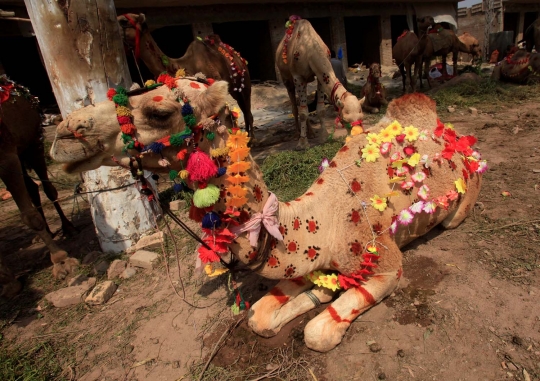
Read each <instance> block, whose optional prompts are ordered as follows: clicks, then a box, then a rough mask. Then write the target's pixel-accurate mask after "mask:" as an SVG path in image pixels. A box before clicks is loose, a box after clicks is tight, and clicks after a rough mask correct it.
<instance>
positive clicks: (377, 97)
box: [362, 63, 388, 114]
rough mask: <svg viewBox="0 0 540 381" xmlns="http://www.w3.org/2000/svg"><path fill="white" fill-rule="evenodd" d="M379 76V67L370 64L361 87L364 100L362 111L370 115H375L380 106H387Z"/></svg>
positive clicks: (376, 64) (384, 90) (384, 91)
mask: <svg viewBox="0 0 540 381" xmlns="http://www.w3.org/2000/svg"><path fill="white" fill-rule="evenodd" d="M381 75H382V74H381V65H379V64H378V63H373V64H371V66H370V67H369V75H368V78H367V81H366V83H365V84H364V86H363V87H362V94H363V95H364V98H365V100H364V103H363V104H362V109H363V110H364V111H367V112H370V113H372V114H377V113H378V112H379V110H380V109H381V107H382V106H386V105H387V104H388V101H387V100H386V89H385V88H384V86H383V85H382V83H381V81H380V78H381Z"/></svg>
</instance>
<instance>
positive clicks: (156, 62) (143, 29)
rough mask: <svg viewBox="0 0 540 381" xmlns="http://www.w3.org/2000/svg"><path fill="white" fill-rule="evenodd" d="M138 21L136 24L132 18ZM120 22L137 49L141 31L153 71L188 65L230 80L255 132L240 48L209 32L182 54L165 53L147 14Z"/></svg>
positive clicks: (249, 127) (191, 69)
mask: <svg viewBox="0 0 540 381" xmlns="http://www.w3.org/2000/svg"><path fill="white" fill-rule="evenodd" d="M128 17H129V19H131V20H133V21H134V23H135V25H136V26H135V27H134V26H133V25H132V23H131V22H130V20H129V19H128ZM118 23H119V24H120V27H121V28H122V31H123V39H124V44H125V45H126V46H128V47H129V49H135V48H136V47H135V45H136V34H137V30H138V33H140V42H139V45H140V58H141V60H142V61H143V62H144V63H145V65H146V66H147V67H148V69H150V71H151V72H152V74H154V75H155V76H158V75H159V74H161V73H162V72H164V71H166V72H167V73H169V74H170V75H173V76H174V75H176V72H177V71H178V70H180V69H184V70H185V72H186V74H187V75H195V74H197V73H203V74H204V75H205V76H206V77H207V78H212V79H215V80H225V81H227V82H229V93H230V94H231V96H232V97H233V98H234V100H235V101H236V102H237V103H238V107H240V110H242V113H243V114H244V122H245V126H246V127H245V128H246V131H247V132H248V134H249V136H253V133H254V131H253V114H252V113H251V79H250V76H249V70H248V67H247V62H245V61H244V60H243V59H242V58H241V57H240V56H239V55H237V52H235V51H234V50H232V48H230V47H229V46H226V45H225V44H223V43H222V41H221V39H220V37H219V36H218V35H216V34H213V35H210V36H207V37H206V38H205V39H204V40H202V39H196V40H194V41H193V42H192V43H191V44H190V45H189V46H188V48H187V50H186V53H185V54H184V55H183V56H182V57H180V58H170V57H167V56H166V55H165V53H163V52H162V51H161V49H160V48H159V46H157V44H156V42H155V41H154V39H153V37H152V35H151V34H150V31H149V29H148V26H147V25H146V17H145V15H144V14H142V13H141V14H138V15H137V14H133V13H128V14H125V15H121V16H118ZM219 49H225V50H226V51H227V53H229V55H230V57H231V58H232V59H233V61H232V62H234V64H235V65H236V67H238V68H239V69H240V70H242V71H243V72H244V75H243V77H242V76H241V75H240V73H238V72H237V71H235V70H232V69H231V67H232V66H231V61H230V60H229V59H228V58H226V57H225V56H224V55H223V54H222V53H220V51H219Z"/></svg>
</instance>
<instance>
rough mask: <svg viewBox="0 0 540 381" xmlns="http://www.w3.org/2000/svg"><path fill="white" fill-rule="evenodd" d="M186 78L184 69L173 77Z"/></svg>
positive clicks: (179, 70)
mask: <svg viewBox="0 0 540 381" xmlns="http://www.w3.org/2000/svg"><path fill="white" fill-rule="evenodd" d="M185 76H186V70H185V69H178V70H177V71H176V74H175V77H176V78H178V77H185Z"/></svg>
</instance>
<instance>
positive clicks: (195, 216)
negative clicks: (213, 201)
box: [189, 205, 206, 222]
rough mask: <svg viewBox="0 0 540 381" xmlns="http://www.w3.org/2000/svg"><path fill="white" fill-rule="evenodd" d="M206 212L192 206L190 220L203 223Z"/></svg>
mask: <svg viewBox="0 0 540 381" xmlns="http://www.w3.org/2000/svg"><path fill="white" fill-rule="evenodd" d="M205 214H206V212H205V211H204V209H199V208H197V207H196V206H195V205H191V207H190V208H189V218H190V219H192V220H193V221H196V222H202V219H203V217H204V215H205Z"/></svg>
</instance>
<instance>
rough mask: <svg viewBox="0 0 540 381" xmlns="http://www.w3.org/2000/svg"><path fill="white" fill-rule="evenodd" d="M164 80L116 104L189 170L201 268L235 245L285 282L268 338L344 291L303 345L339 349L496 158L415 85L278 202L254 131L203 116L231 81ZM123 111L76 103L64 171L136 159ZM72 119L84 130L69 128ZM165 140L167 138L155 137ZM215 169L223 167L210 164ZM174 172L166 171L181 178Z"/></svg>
mask: <svg viewBox="0 0 540 381" xmlns="http://www.w3.org/2000/svg"><path fill="white" fill-rule="evenodd" d="M302 30H303V29H302ZM166 83H168V86H170V87H171V88H172V90H170V89H169V88H168V87H165V86H162V87H160V88H157V89H154V90H150V91H148V92H147V93H144V94H142V95H133V96H130V97H129V99H128V100H127V101H126V103H125V104H126V106H127V107H125V108H124V109H122V110H121V111H122V114H123V115H125V114H126V113H127V111H126V108H127V109H128V110H130V114H131V115H132V123H133V124H130V125H129V127H130V129H131V130H132V129H133V127H132V126H136V132H133V131H132V132H131V134H132V136H136V138H137V140H138V144H139V146H140V145H144V146H145V147H151V149H150V150H149V152H148V153H145V154H144V156H143V157H142V158H141V161H142V163H143V166H144V167H145V168H146V169H149V170H156V171H164V170H165V171H168V170H169V169H168V168H164V167H162V166H160V164H159V162H160V161H163V159H166V160H168V162H170V163H171V165H172V166H174V168H181V167H182V166H183V168H186V169H185V172H182V173H180V176H181V177H182V178H183V179H185V181H186V183H187V185H188V186H190V187H192V188H193V189H196V190H195V193H194V197H193V203H194V206H193V207H192V213H190V215H191V216H192V218H194V219H196V220H197V221H201V219H202V225H203V228H204V229H203V230H204V232H205V237H204V238H203V239H204V242H206V245H207V246H208V247H205V246H201V247H200V248H199V249H198V253H199V260H200V261H202V262H204V263H207V265H206V267H205V269H208V270H209V271H210V272H212V271H214V270H213V266H214V265H217V264H219V260H220V256H221V255H222V257H221V259H222V260H224V261H227V260H228V259H229V250H230V253H232V254H233V255H234V256H235V257H236V259H238V260H239V261H240V262H242V263H243V264H244V265H246V266H248V267H250V268H251V269H253V270H254V271H256V272H257V273H259V274H261V275H262V276H264V277H268V278H271V279H280V280H281V281H280V283H279V284H278V285H277V286H276V287H275V288H273V289H272V290H271V291H270V292H269V293H268V294H267V295H266V296H264V297H262V298H261V299H260V300H259V301H257V302H256V303H255V304H254V305H253V306H252V308H251V311H250V312H249V314H248V316H249V325H250V327H251V328H252V329H253V330H254V331H255V332H256V333H258V334H260V335H262V336H265V337H268V336H273V335H275V334H277V332H279V330H280V329H281V328H282V327H283V326H284V325H285V324H286V323H287V322H289V321H291V320H292V319H294V318H295V317H297V316H300V315H302V314H304V313H306V312H308V311H310V310H312V309H314V308H315V307H317V306H319V305H320V304H321V303H328V302H331V301H332V299H333V296H334V295H335V294H337V293H338V292H339V291H341V290H344V292H343V293H342V294H341V295H340V296H339V297H337V299H336V300H335V301H333V302H332V303H331V304H330V305H328V307H327V308H326V309H325V310H324V311H323V312H322V313H320V314H319V315H318V316H316V317H315V318H314V319H312V320H311V321H310V322H309V323H308V324H307V326H306V328H305V330H304V340H305V342H306V344H307V346H308V347H309V348H312V349H314V350H317V351H321V352H324V351H328V350H331V349H332V348H334V347H335V346H336V345H337V344H339V343H340V342H341V340H342V338H343V335H344V334H345V332H346V331H347V329H348V327H349V326H350V325H351V323H352V322H353V321H354V319H356V317H358V316H359V315H360V314H361V313H363V312H364V311H366V310H368V309H369V308H371V307H372V306H374V305H375V304H377V303H379V302H380V301H381V300H382V299H383V298H385V297H386V296H388V295H390V294H391V293H392V292H393V291H394V290H395V288H396V287H397V285H398V282H399V279H400V278H401V274H402V270H401V269H402V253H401V251H400V248H401V247H403V246H404V245H406V244H407V243H409V242H411V241H412V240H414V239H415V238H417V237H419V236H422V235H424V234H426V233H427V232H428V231H430V230H431V229H432V228H433V227H434V226H436V225H438V224H442V225H443V226H444V227H446V228H454V227H456V226H458V225H459V223H460V222H461V221H463V219H465V218H466V215H467V214H468V213H469V212H470V211H471V210H472V208H473V207H474V204H475V200H476V198H477V196H478V193H479V190H480V184H481V173H482V172H483V171H484V170H486V168H487V167H486V163H485V161H481V160H480V156H479V153H478V152H476V151H474V150H473V149H472V148H471V146H472V145H474V143H475V141H476V139H474V138H473V137H472V136H461V137H460V136H459V135H457V136H456V131H455V130H454V129H453V128H446V126H444V125H443V124H442V123H440V122H439V121H438V119H437V114H436V107H435V102H434V101H433V100H431V99H429V98H428V97H426V96H425V95H423V94H418V93H415V94H410V95H406V96H404V97H402V98H400V99H397V100H394V101H393V102H392V103H390V104H389V106H388V109H387V114H386V116H385V117H384V118H383V119H382V120H381V121H380V122H379V123H378V124H377V125H375V126H374V127H373V129H372V133H370V134H363V133H361V130H362V129H361V128H360V127H359V126H356V127H355V128H353V129H352V133H351V137H349V140H348V142H347V143H346V144H345V145H344V146H343V147H342V148H341V149H340V150H339V152H338V153H337V155H336V156H335V157H334V159H333V160H332V161H331V162H330V164H329V166H328V167H327V168H326V169H325V170H324V172H323V173H322V174H321V175H320V176H319V178H318V179H317V180H316V181H315V182H314V184H313V185H312V186H311V187H310V188H309V189H308V190H307V192H306V193H305V194H304V195H302V196H300V197H299V198H297V199H296V200H294V201H291V202H285V203H281V202H278V200H277V199H276V197H275V195H273V194H272V193H269V192H268V189H267V187H266V185H265V184H264V182H263V180H262V173H261V171H260V169H259V167H258V166H257V164H256V163H255V162H254V160H253V159H252V157H251V155H250V154H249V148H248V147H247V143H248V140H249V139H248V138H247V136H246V134H245V133H244V132H242V131H233V130H229V129H228V128H227V127H230V126H227V125H226V126H221V125H219V123H215V122H214V121H213V120H212V119H208V116H209V115H213V114H215V113H216V112H218V111H219V110H220V109H221V110H222V111H221V112H220V113H219V115H218V117H219V120H220V121H228V120H229V118H227V117H225V115H224V114H225V113H226V109H225V110H223V106H224V99H225V95H226V90H225V89H226V85H225V83H224V82H216V83H214V84H213V85H211V86H210V87H209V88H205V87H203V86H200V84H199V83H197V82H193V81H189V80H188V79H177V80H176V81H175V82H173V83H172V84H171V83H170V82H169V81H166ZM193 85H195V86H193ZM194 87H198V89H194ZM178 99H180V100H182V101H181V102H178V101H177V100H178ZM183 102H189V104H190V105H191V106H192V107H193V110H194V111H193V114H194V115H195V117H196V121H194V122H193V121H192V119H190V118H191V117H184V118H182V116H181V115H180V112H181V111H182V112H184V111H186V107H185V106H183V105H182V103H183ZM187 109H188V110H187V111H188V112H190V110H191V108H190V107H188V108H187ZM154 115H155V117H154ZM116 116H117V114H116V111H115V104H114V103H113V102H101V103H99V104H97V105H96V106H95V107H85V108H84V109H80V110H77V111H75V112H73V113H72V114H71V115H70V116H69V117H68V118H67V119H66V121H64V122H63V123H62V124H60V125H59V126H58V129H57V135H56V137H57V138H56V141H55V143H54V144H53V147H52V149H51V152H52V154H53V157H54V158H55V159H56V160H59V161H63V162H66V163H67V165H66V169H68V170H69V171H82V170H88V169H91V168H95V167H96V166H99V165H103V164H105V165H115V163H114V162H113V161H112V160H111V157H112V156H115V155H116V156H117V157H119V158H120V157H124V158H123V159H121V160H122V162H124V163H127V162H129V158H128V157H126V155H124V154H123V148H124V143H123V139H122V136H121V133H120V126H119V122H118V119H117V117H116ZM184 116H185V112H184ZM185 121H190V123H192V126H193V130H191V129H190V130H189V132H191V131H194V132H193V133H191V134H186V132H185V131H186V127H187V126H186V124H185ZM90 122H92V123H91V124H90ZM194 124H196V126H194ZM89 126H92V128H89ZM402 126H407V127H405V128H403V127H402ZM74 129H76V130H77V131H79V132H80V133H81V134H82V135H83V137H84V138H85V139H84V140H81V139H76V138H74V137H73V135H72V133H71V131H72V130H74ZM122 129H123V130H124V127H122ZM167 135H168V136H167ZM124 138H125V137H124ZM182 139H187V140H188V141H189V142H197V143H198V145H197V147H196V148H195V147H194V145H193V144H191V143H189V144H187V143H185V141H184V143H182ZM158 140H159V141H160V142H164V143H167V142H170V144H171V146H168V145H166V144H165V145H159V144H158V145H157V146H156V144H157V143H152V142H155V141H158ZM173 140H174V142H175V143H174V144H177V145H178V146H177V147H173V146H172V144H173ZM186 144H187V145H186ZM152 147H156V148H152ZM153 149H156V150H157V149H159V153H153V152H154V151H153ZM179 149H180V153H182V154H181V155H177V153H176V151H177V150H179ZM184 149H186V150H187V151H184ZM141 150H142V149H141ZM144 150H146V151H147V149H146V148H145V149H144ZM141 152H144V151H141ZM130 153H132V154H135V151H134V150H131V151H130ZM177 157H180V160H183V161H184V162H187V164H185V163H184V164H183V165H181V164H180V163H178V162H177V160H178V159H177ZM202 163H204V165H203V164H202ZM218 167H223V168H224V169H225V171H224V172H225V175H222V176H219V177H216V176H215V174H216V173H218V174H219V173H220V172H221V171H219V170H218ZM171 173H172V176H171ZM177 175H178V173H176V172H175V171H174V172H173V171H171V172H169V176H170V177H173V178H174V180H175V181H178V178H175V176H177ZM200 208H204V209H200ZM261 226H263V227H264V229H262V230H261ZM259 233H260V234H259ZM216 261H217V262H216ZM209 267H210V268H209ZM239 297H240V298H241V296H239ZM242 307H243V306H242V302H241V303H240V308H242Z"/></svg>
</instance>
